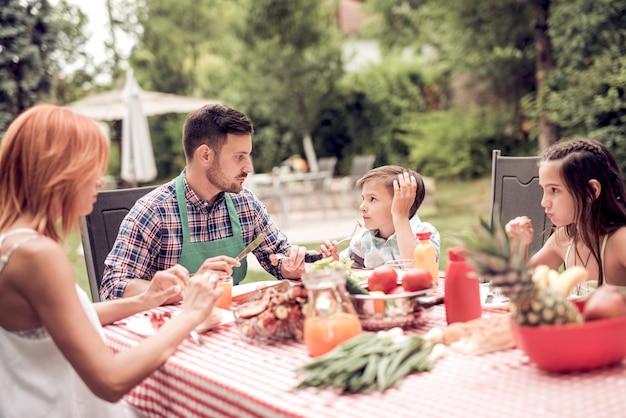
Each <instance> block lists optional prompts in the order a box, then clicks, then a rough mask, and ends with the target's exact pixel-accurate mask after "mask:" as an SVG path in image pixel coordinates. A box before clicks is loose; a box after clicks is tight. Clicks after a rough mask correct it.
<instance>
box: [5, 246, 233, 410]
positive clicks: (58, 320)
mask: <svg viewBox="0 0 626 418" xmlns="http://www.w3.org/2000/svg"><path fill="white" fill-rule="evenodd" d="M29 247H31V248H33V247H34V248H35V251H33V252H32V253H31V254H26V257H28V258H22V262H24V261H25V260H28V263H29V264H28V267H27V268H26V274H27V276H25V277H28V278H29V280H22V281H21V282H20V291H21V292H22V293H23V294H24V296H25V298H26V299H27V300H28V301H29V302H30V304H31V306H33V308H34V310H35V312H36V314H37V315H38V316H39V318H41V320H42V322H43V324H44V325H45V326H46V328H47V330H48V332H49V333H50V335H51V336H52V338H53V340H54V341H55V343H56V345H57V346H58V347H59V349H60V350H61V352H62V353H63V355H64V356H65V357H66V358H67V360H68V361H69V362H70V363H71V365H72V367H74V369H75V370H76V372H77V373H78V375H79V376H80V377H81V379H82V380H83V381H84V382H85V384H86V385H87V386H88V387H89V389H90V390H91V391H92V392H93V393H94V394H96V395H97V396H98V397H100V398H102V399H105V400H107V401H111V402H114V401H117V400H119V399H121V397H122V396H123V395H124V394H126V393H127V392H128V391H130V390H131V389H132V388H133V387H134V386H135V385H137V384H138V383H140V382H141V381H142V380H143V379H145V378H146V377H147V376H148V375H150V374H151V373H152V372H153V371H154V370H156V369H157V368H158V367H159V366H160V365H161V364H163V362H164V361H165V360H166V359H167V358H168V357H169V356H171V355H172V354H173V353H174V352H175V351H176V349H177V347H178V345H179V344H180V343H181V342H182V341H183V340H184V339H185V338H186V337H187V336H188V335H189V332H190V331H191V330H192V329H194V328H195V327H196V326H197V325H198V324H200V323H201V321H202V320H204V319H205V318H206V317H207V316H208V315H209V314H210V311H211V309H212V308H213V305H214V303H215V301H216V299H217V298H218V297H219V295H220V293H221V291H220V290H219V289H216V287H215V282H214V281H209V280H207V279H206V277H203V276H196V277H194V278H192V279H191V280H190V281H189V286H188V289H187V293H186V298H185V300H184V301H183V304H182V306H181V311H180V314H179V315H177V316H175V317H174V318H172V319H171V320H170V321H168V322H167V323H166V324H165V325H164V326H163V327H162V328H161V329H160V330H159V331H158V332H157V333H156V335H154V336H153V337H150V338H147V339H146V340H144V341H142V342H141V343H140V344H138V345H137V346H135V347H132V348H131V349H129V350H126V351H123V352H120V353H117V354H114V353H113V351H112V350H111V349H110V348H109V347H107V346H106V344H105V343H104V341H103V340H102V338H101V336H100V334H99V333H98V332H97V330H96V329H95V328H94V326H93V325H92V324H91V323H90V322H89V319H88V318H87V315H86V314H85V311H84V310H83V307H82V305H81V303H80V301H79V299H78V296H77V293H76V289H75V283H74V278H73V274H72V268H71V265H70V262H69V260H68V259H67V257H66V255H65V253H64V250H63V248H62V247H61V246H59V245H58V244H56V243H54V242H52V241H51V240H37V245H36V246H29ZM37 247H39V248H37ZM29 252H30V251H29ZM17 255H18V254H14V257H15V256H17ZM15 261H18V260H15ZM18 262H19V261H18ZM124 308H125V309H129V310H130V308H129V307H128V306H126V307H124Z"/></svg>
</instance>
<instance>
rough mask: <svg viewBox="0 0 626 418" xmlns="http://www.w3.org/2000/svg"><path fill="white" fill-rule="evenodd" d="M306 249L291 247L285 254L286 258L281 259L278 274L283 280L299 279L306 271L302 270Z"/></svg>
mask: <svg viewBox="0 0 626 418" xmlns="http://www.w3.org/2000/svg"><path fill="white" fill-rule="evenodd" d="M305 254H306V248H305V247H300V246H298V245H292V246H291V248H290V249H289V252H288V253H287V257H285V258H284V259H283V263H282V265H281V269H280V273H281V274H282V276H283V277H284V278H285V279H299V278H301V277H302V274H303V273H304V272H305V271H306V270H305V268H304V255H305Z"/></svg>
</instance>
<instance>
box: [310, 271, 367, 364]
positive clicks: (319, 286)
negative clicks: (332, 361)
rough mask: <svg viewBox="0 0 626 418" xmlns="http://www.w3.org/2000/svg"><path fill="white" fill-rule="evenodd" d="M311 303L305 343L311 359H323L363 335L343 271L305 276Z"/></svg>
mask: <svg viewBox="0 0 626 418" xmlns="http://www.w3.org/2000/svg"><path fill="white" fill-rule="evenodd" d="M302 281H303V283H304V286H305V287H306V289H307V293H308V301H307V304H306V310H305V319H304V344H305V345H306V347H307V349H308V351H309V355H310V356H311V357H316V356H320V355H322V354H325V353H327V352H329V351H330V350H332V349H333V348H335V347H336V346H337V345H339V344H341V343H342V342H344V341H346V340H349V339H350V338H352V337H354V336H357V335H359V334H361V333H362V332H363V329H362V328H361V322H360V320H359V317H358V315H357V314H356V311H355V310H354V306H353V305H352V302H351V301H350V298H349V297H348V293H347V291H346V272H345V271H344V270H342V269H327V270H314V271H311V272H307V273H304V274H303V275H302Z"/></svg>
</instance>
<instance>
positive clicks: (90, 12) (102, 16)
mask: <svg viewBox="0 0 626 418" xmlns="http://www.w3.org/2000/svg"><path fill="white" fill-rule="evenodd" d="M66 1H67V2H68V3H70V4H74V5H77V6H78V7H80V9H81V10H82V11H83V12H84V13H85V14H86V15H87V18H88V19H89V21H88V23H87V25H86V30H87V31H88V33H86V34H85V35H86V36H88V38H89V40H88V41H87V48H86V49H87V52H88V53H89V54H90V55H91V56H92V57H93V58H94V63H96V64H100V63H102V62H103V61H104V60H105V49H104V41H105V39H108V37H109V32H108V31H109V29H108V18H107V13H106V7H105V0H66ZM52 2H54V0H52ZM118 41H120V42H124V41H127V39H124V37H123V36H119V35H118ZM131 47H132V45H131V44H130V42H125V45H124V48H121V52H122V54H123V56H127V55H128V53H129V52H130V49H131Z"/></svg>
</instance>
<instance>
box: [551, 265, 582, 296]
mask: <svg viewBox="0 0 626 418" xmlns="http://www.w3.org/2000/svg"><path fill="white" fill-rule="evenodd" d="M588 279H589V272H588V271H587V269H586V268H584V267H583V266H573V267H570V268H568V269H567V270H565V271H564V272H563V273H561V274H560V275H559V278H558V280H556V281H555V282H554V283H552V282H550V287H551V288H553V289H554V290H557V291H559V292H561V294H563V295H564V296H568V295H569V294H570V292H571V291H572V289H573V288H574V286H576V285H577V284H579V283H582V282H584V281H586V280H588Z"/></svg>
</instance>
